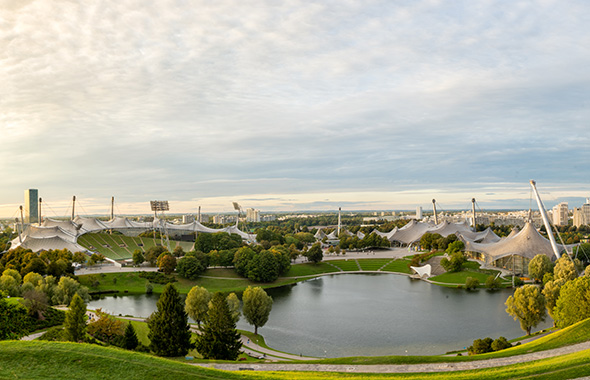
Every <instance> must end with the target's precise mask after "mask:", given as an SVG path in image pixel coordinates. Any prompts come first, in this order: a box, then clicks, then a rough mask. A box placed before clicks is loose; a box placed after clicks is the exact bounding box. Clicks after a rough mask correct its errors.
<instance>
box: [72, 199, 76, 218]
mask: <svg viewBox="0 0 590 380" xmlns="http://www.w3.org/2000/svg"><path fill="white" fill-rule="evenodd" d="M75 212H76V196H75V195H74V196H73V197H72V221H73V220H74V217H75V215H74V214H75Z"/></svg>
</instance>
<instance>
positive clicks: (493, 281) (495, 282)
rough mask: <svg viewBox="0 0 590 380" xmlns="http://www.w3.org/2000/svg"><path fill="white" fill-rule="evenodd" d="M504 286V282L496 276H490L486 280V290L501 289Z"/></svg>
mask: <svg viewBox="0 0 590 380" xmlns="http://www.w3.org/2000/svg"><path fill="white" fill-rule="evenodd" d="M501 286H502V281H500V279H499V278H496V276H489V277H488V278H487V279H486V288H488V289H499V288H500V287H501Z"/></svg>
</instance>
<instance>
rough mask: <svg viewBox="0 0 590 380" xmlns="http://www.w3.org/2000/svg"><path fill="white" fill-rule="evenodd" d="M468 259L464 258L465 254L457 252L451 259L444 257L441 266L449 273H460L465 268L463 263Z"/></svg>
mask: <svg viewBox="0 0 590 380" xmlns="http://www.w3.org/2000/svg"><path fill="white" fill-rule="evenodd" d="M466 261H467V259H465V256H463V252H460V251H455V252H453V254H451V258H450V259H447V258H446V257H444V258H443V259H441V260H440V265H441V266H442V267H443V268H444V269H445V270H446V271H447V272H459V271H460V270H461V269H462V268H463V263H465V262H466Z"/></svg>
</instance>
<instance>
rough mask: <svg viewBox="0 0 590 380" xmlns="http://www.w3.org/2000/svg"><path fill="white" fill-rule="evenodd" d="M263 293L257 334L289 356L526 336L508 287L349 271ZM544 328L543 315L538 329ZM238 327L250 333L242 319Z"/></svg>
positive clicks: (118, 301) (105, 302)
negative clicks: (263, 317) (453, 285)
mask: <svg viewBox="0 0 590 380" xmlns="http://www.w3.org/2000/svg"><path fill="white" fill-rule="evenodd" d="M268 293H269V294H270V295H271V296H272V297H273V299H274V304H273V309H272V312H271V314H270V318H269V320H268V322H267V324H266V325H265V326H264V327H262V328H260V329H259V332H260V333H261V334H262V335H263V336H264V337H265V339H266V342H267V343H268V345H269V346H271V347H273V348H276V349H278V350H281V351H286V352H291V353H295V354H299V353H301V354H303V355H309V356H320V357H324V356H327V357H339V356H359V355H362V356H370V355H405V354H407V355H420V354H423V355H429V354H440V353H444V352H447V351H451V350H456V349H461V348H463V347H466V346H469V345H471V344H472V342H473V340H474V339H477V338H485V337H487V336H489V337H491V338H494V339H495V338H497V337H499V336H505V337H506V338H508V339H511V338H515V337H517V336H521V335H524V333H523V331H522V330H520V327H519V323H518V322H516V321H514V320H513V319H512V318H511V317H510V316H509V315H508V314H506V311H505V306H504V302H506V299H507V298H508V296H510V295H512V290H502V291H495V292H489V291H486V290H479V291H475V292H467V291H464V290H458V289H449V288H443V287H440V286H435V285H431V284H428V283H426V282H424V281H416V280H410V279H409V278H408V277H406V276H399V275H391V274H376V275H368V274H349V275H332V276H324V277H321V278H317V279H314V280H310V281H306V282H303V283H299V284H297V285H293V286H287V287H282V288H278V289H270V290H269V291H268ZM156 302H157V296H125V297H116V298H115V297H106V298H104V299H101V300H96V301H92V302H90V304H89V307H90V308H99V307H101V308H103V309H104V310H106V311H108V312H110V313H112V314H122V315H126V314H129V315H134V316H141V317H148V316H149V315H150V314H151V313H152V312H153V311H154V310H155V308H156ZM550 325H551V322H550V318H549V317H547V321H546V322H545V323H544V324H543V325H540V326H538V327H537V330H539V329H543V328H546V327H550ZM238 328H240V329H244V330H250V331H254V328H253V327H252V326H250V325H248V324H247V323H246V322H245V321H240V322H239V323H238ZM537 330H534V331H537Z"/></svg>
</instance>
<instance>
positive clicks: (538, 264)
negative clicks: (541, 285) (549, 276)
mask: <svg viewBox="0 0 590 380" xmlns="http://www.w3.org/2000/svg"><path fill="white" fill-rule="evenodd" d="M552 269H553V264H552V263H551V260H550V259H549V257H547V256H545V255H541V254H539V255H536V256H535V257H533V259H532V260H531V261H530V262H529V275H530V276H531V277H532V278H534V279H535V281H536V282H541V281H543V276H545V273H549V272H551V270H552Z"/></svg>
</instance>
